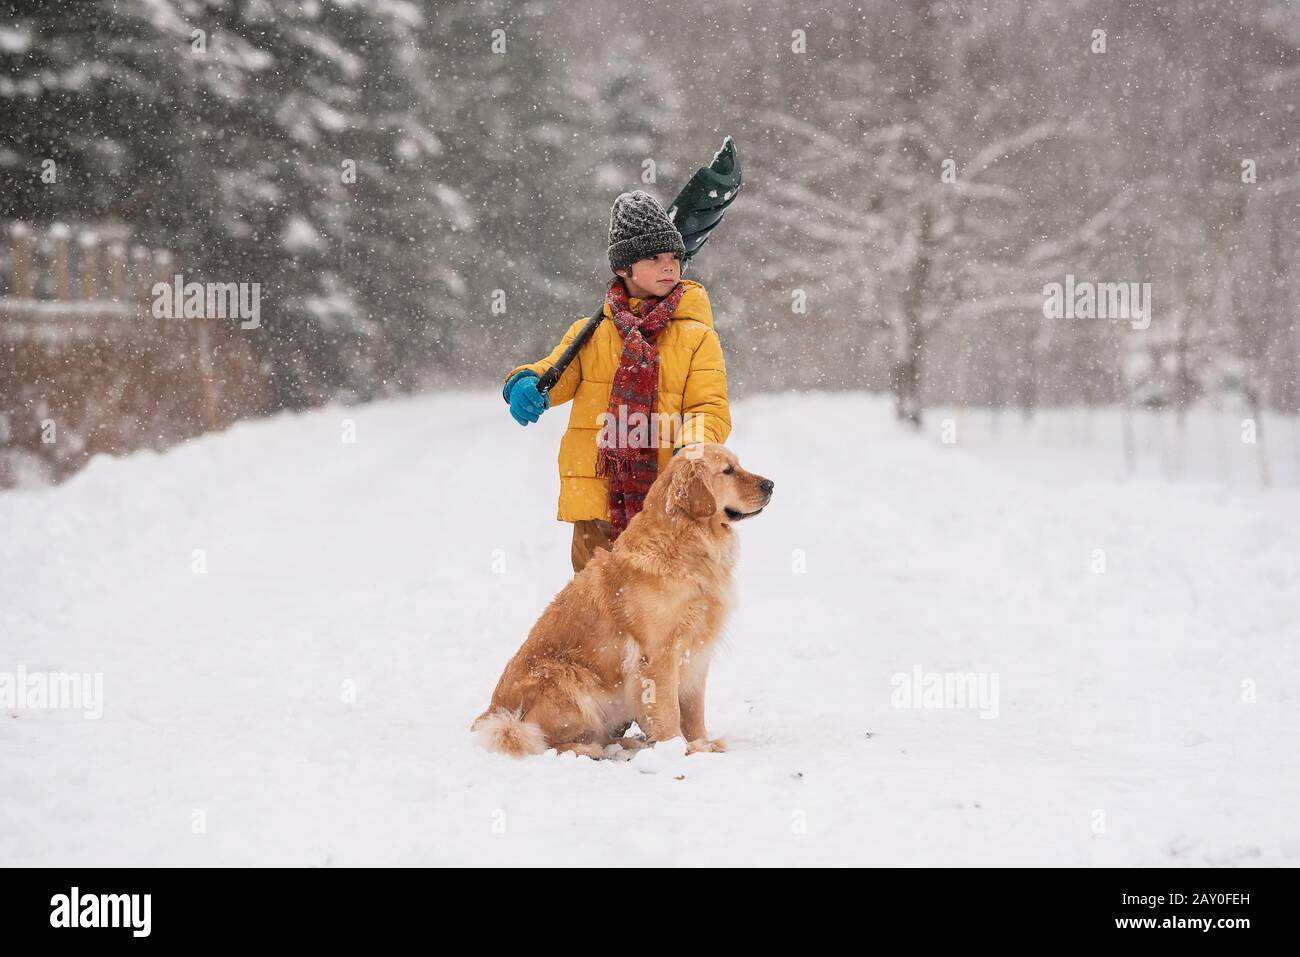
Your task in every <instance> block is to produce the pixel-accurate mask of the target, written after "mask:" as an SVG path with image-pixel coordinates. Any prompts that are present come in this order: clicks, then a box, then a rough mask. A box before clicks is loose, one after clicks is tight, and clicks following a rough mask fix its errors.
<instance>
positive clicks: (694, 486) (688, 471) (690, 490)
mask: <svg viewBox="0 0 1300 957" xmlns="http://www.w3.org/2000/svg"><path fill="white" fill-rule="evenodd" d="M705 474H706V472H705V465H704V463H703V462H701V461H700V460H698V459H694V460H692V459H688V460H687V461H685V462H682V463H680V464H679V465H678V466H677V472H676V474H674V475H673V484H672V489H671V493H672V498H673V502H674V504H676V505H677V507H678V508H680V509H681V510H682V511H684V512H685V513H686V514H687V515H689V516H690V517H691V518H697V519H699V518H708V517H709V516H710V515H712V514H713V513H714V512H716V511H717V510H718V503H717V501H716V500H714V498H713V493H712V492H710V491H709V483H708V480H707V479H706V478H705Z"/></svg>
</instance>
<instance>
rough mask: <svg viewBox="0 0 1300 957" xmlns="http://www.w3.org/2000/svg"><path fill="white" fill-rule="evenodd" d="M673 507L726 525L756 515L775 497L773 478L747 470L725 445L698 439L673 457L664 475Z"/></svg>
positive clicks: (699, 519) (696, 516)
mask: <svg viewBox="0 0 1300 957" xmlns="http://www.w3.org/2000/svg"><path fill="white" fill-rule="evenodd" d="M662 478H663V479H664V481H666V482H667V483H668V505H669V508H677V509H680V510H681V511H682V512H684V513H686V514H687V515H688V516H690V517H691V518H693V519H696V520H697V521H707V520H710V519H713V518H714V516H715V515H716V516H717V519H718V521H719V522H720V523H721V524H722V525H724V526H727V525H730V524H731V523H733V522H740V521H744V520H745V519H747V518H753V517H754V516H755V515H757V514H758V513H759V512H761V511H763V509H764V508H766V507H767V503H768V502H770V501H771V500H772V489H773V487H774V485H773V482H772V480H771V479H765V478H763V476H761V475H756V474H754V473H753V472H747V471H746V470H745V469H743V468H741V467H740V460H739V459H737V458H736V456H735V454H734V453H733V452H732V451H731V450H730V449H728V448H727V447H726V446H725V445H717V444H715V443H713V442H694V443H692V444H690V445H686V446H683V447H682V449H681V450H680V451H679V452H678V453H677V454H676V455H674V456H673V459H672V462H671V463H669V466H668V468H667V469H666V470H665V471H664V475H663V476H662Z"/></svg>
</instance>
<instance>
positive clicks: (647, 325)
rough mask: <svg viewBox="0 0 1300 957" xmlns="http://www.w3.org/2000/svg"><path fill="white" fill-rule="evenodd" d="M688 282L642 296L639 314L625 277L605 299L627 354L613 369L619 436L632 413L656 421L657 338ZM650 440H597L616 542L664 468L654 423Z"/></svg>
mask: <svg viewBox="0 0 1300 957" xmlns="http://www.w3.org/2000/svg"><path fill="white" fill-rule="evenodd" d="M685 291H686V288H685V287H684V286H683V285H682V284H681V283H680V282H679V283H678V284H677V285H675V286H673V288H672V291H671V292H670V293H668V295H667V296H664V297H663V298H662V299H654V298H649V299H643V300H641V303H640V305H639V306H638V308H637V311H638V312H639V313H640V315H639V316H634V315H633V314H632V312H631V311H630V310H629V308H628V295H627V288H626V287H625V286H624V285H623V280H622V279H619V278H617V277H616V278H614V279H613V280H612V281H611V282H610V284H609V289H608V290H606V292H605V304H606V305H607V306H609V311H610V314H611V315H612V316H613V317H614V325H615V326H616V327H617V328H618V331H619V335H621V336H622V337H623V356H622V358H620V359H619V361H618V370H617V371H616V372H615V373H614V384H613V386H612V387H611V388H610V390H609V414H610V416H611V418H610V420H608V421H609V425H607V428H610V427H612V428H613V429H614V430H615V431H614V434H615V436H617V434H618V433H617V429H618V423H619V422H620V421H623V420H627V422H628V426H627V431H628V434H629V435H630V434H631V433H632V431H633V429H634V427H635V426H636V425H637V424H639V423H638V422H635V421H633V420H632V419H631V416H632V415H633V413H636V412H640V413H642V414H644V415H645V417H646V418H645V421H646V424H647V425H649V423H650V422H652V421H654V420H653V419H651V418H650V415H651V413H653V412H655V411H656V410H657V409H658V407H659V347H658V346H656V345H655V340H656V339H658V338H659V333H661V332H662V331H663V330H664V329H665V328H666V327H667V325H668V321H669V320H670V319H672V317H673V312H674V311H675V310H676V309H677V304H678V303H679V302H681V299H682V293H684V292H685ZM650 432H651V435H650V441H649V442H648V443H647V444H646V447H645V448H620V447H618V443H617V440H616V441H615V442H614V443H613V447H611V448H606V447H604V446H603V445H601V443H600V442H597V446H598V448H597V451H596V475H598V476H608V478H609V522H610V525H612V526H613V535H612V537H611V539H610V541H611V542H613V541H614V540H615V539H617V538H618V536H619V535H620V534H622V532H623V530H624V529H625V528H627V523H628V522H630V521H632V517H633V516H634V515H636V514H637V512H639V511H641V506H642V505H643V504H644V503H645V496H646V492H648V491H650V486H651V485H653V484H654V480H655V477H656V476H657V475H658V474H659V435H658V432H657V430H656V429H650Z"/></svg>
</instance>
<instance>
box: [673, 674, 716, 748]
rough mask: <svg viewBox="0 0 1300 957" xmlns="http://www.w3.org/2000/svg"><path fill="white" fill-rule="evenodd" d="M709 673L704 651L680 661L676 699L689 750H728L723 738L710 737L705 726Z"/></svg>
mask: <svg viewBox="0 0 1300 957" xmlns="http://www.w3.org/2000/svg"><path fill="white" fill-rule="evenodd" d="M708 677H709V659H708V656H707V654H702V655H697V656H696V658H695V659H694V660H692V659H690V658H688V659H687V660H686V661H684V662H683V663H682V672H681V677H680V679H679V681H680V688H679V693H678V701H679V707H680V709H681V714H682V734H683V736H685V738H686V751H687V753H688V754H690V753H694V752H696V751H726V750H727V745H726V744H725V742H723V741H722V740H720V739H714V740H710V738H709V733H708V732H707V731H705V730H704V683H705V681H706V680H707V679H708Z"/></svg>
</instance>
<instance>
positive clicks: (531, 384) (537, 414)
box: [510, 372, 551, 425]
mask: <svg viewBox="0 0 1300 957" xmlns="http://www.w3.org/2000/svg"><path fill="white" fill-rule="evenodd" d="M550 407H551V398H550V396H548V395H546V394H544V393H542V392H538V391H537V376H536V374H535V373H532V372H528V373H522V374H520V376H519V378H518V379H516V380H515V384H514V385H512V386H511V387H510V414H511V415H512V416H513V417H514V420H515V421H516V422H518V423H519V424H520V425H527V424H528V423H529V422H536V421H537V420H538V419H540V418H541V417H542V413H543V412H545V411H546V410H547V409H549V408H550Z"/></svg>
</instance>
